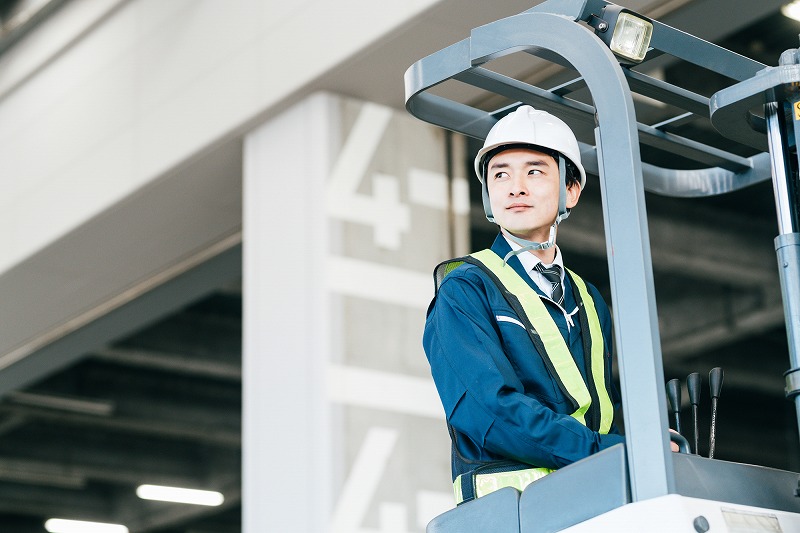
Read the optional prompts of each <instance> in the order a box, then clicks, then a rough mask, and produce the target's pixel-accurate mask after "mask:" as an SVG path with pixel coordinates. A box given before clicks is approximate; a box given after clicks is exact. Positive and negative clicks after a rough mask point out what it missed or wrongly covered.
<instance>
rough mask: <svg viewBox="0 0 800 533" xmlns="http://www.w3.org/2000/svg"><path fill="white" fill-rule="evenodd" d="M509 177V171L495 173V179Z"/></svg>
mask: <svg viewBox="0 0 800 533" xmlns="http://www.w3.org/2000/svg"><path fill="white" fill-rule="evenodd" d="M507 177H508V172H498V173H497V174H495V175H494V179H496V180H499V179H503V178H507Z"/></svg>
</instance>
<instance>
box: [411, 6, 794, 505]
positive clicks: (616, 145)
mask: <svg viewBox="0 0 800 533" xmlns="http://www.w3.org/2000/svg"><path fill="white" fill-rule="evenodd" d="M608 5H613V4H611V3H610V2H606V1H604V0H548V1H545V2H544V3H542V4H540V5H538V6H536V7H534V8H532V9H530V10H528V11H525V12H523V13H521V14H519V15H515V16H512V17H508V18H505V19H502V20H498V21H496V22H493V23H490V24H487V25H484V26H481V27H478V28H475V29H473V30H472V32H471V34H470V37H468V38H466V39H464V40H462V41H460V42H458V43H456V44H453V45H451V46H449V47H447V48H445V49H443V50H440V51H439V52H436V53H434V54H432V55H430V56H428V57H426V58H424V59H421V60H420V61H418V62H417V63H415V64H414V65H412V66H411V67H410V68H409V69H408V70H407V72H406V75H405V90H406V108H407V110H408V111H409V112H410V113H411V114H413V115H414V116H416V117H418V118H420V119H422V120H424V121H427V122H430V123H433V124H436V125H439V126H442V127H444V128H447V129H450V130H453V131H456V132H459V133H462V134H464V135H467V136H471V137H475V138H478V139H483V138H484V137H485V136H486V134H487V133H488V131H489V129H491V127H492V125H493V124H494V123H495V122H496V121H497V120H498V119H499V118H500V117H501V116H503V115H505V114H506V113H507V112H508V111H510V110H511V109H513V108H515V107H517V106H518V105H520V104H523V103H524V104H530V105H533V106H534V107H536V108H539V109H544V110H546V111H549V112H551V113H553V114H555V115H557V116H560V117H561V118H564V119H565V120H567V121H568V122H569V121H570V120H572V121H578V122H582V123H584V124H586V123H589V124H591V125H593V126H595V128H594V135H595V146H591V145H587V144H584V143H581V152H582V157H583V158H585V159H586V161H585V162H584V165H585V166H586V168H587V170H588V171H590V172H592V173H595V174H598V175H599V176H600V186H601V194H602V204H603V214H604V215H603V216H604V225H605V237H606V247H607V252H608V267H609V275H610V280H611V293H612V300H613V303H614V309H615V316H614V332H615V342H616V347H617V351H618V354H619V367H620V381H621V388H622V395H623V401H624V411H623V414H624V421H625V428H626V435H627V436H626V455H627V462H628V465H629V473H630V477H629V481H630V491H631V493H630V496H631V499H632V501H640V500H646V499H649V498H654V497H659V496H664V495H667V494H671V493H675V492H676V482H675V470H674V466H673V457H672V453H671V452H670V447H669V442H668V434H667V431H666V429H667V428H668V421H667V409H666V393H665V385H664V375H663V363H662V354H661V342H660V335H659V331H658V321H657V313H656V302H655V291H654V285H653V269H652V262H651V254H650V240H649V234H648V228H647V217H646V213H645V197H644V191H645V189H647V190H649V191H653V192H658V193H661V194H665V195H670V196H680V197H692V196H707V195H716V194H722V193H726V192H730V191H734V190H737V189H740V188H742V187H746V186H748V185H752V184H754V183H757V182H760V181H764V180H767V179H770V177H771V175H772V173H773V168H772V165H773V163H772V158H771V157H770V154H769V153H765V150H767V148H768V145H767V136H766V132H767V130H768V125H767V122H768V120H766V119H765V118H762V117H761V116H759V115H756V114H753V113H751V112H750V110H751V109H752V108H753V107H755V106H757V105H759V104H765V103H768V101H770V98H773V97H774V94H773V93H774V91H773V90H772V89H773V88H774V87H776V86H778V85H780V84H784V83H787V78H791V79H792V81H796V80H799V79H800V70H798V69H795V72H793V73H789V75H788V76H787V74H785V73H784V72H781V73H780V74H777V73H776V71H774V70H770V69H769V68H767V67H766V65H763V64H762V63H759V62H757V61H753V60H751V59H748V58H746V57H744V56H741V55H739V54H736V53H734V52H731V51H729V50H726V49H724V48H722V47H719V46H717V45H714V44H712V43H709V42H707V41H704V40H702V39H699V38H697V37H694V36H691V35H689V34H687V33H684V32H681V31H679V30H677V29H675V28H672V27H669V26H667V25H665V24H662V23H659V22H657V21H652V23H653V26H654V28H653V35H652V40H651V50H650V51H649V52H648V55H647V58H646V59H645V62H647V61H649V60H651V59H652V58H653V57H657V56H658V55H661V54H669V55H672V56H675V57H677V58H679V59H681V60H684V61H688V62H691V63H694V64H696V65H699V66H701V67H703V68H706V69H708V70H711V71H713V72H717V73H719V74H722V75H724V76H726V77H728V78H730V79H731V80H733V82H732V86H731V87H730V88H729V89H725V90H722V91H720V92H718V93H717V94H715V95H713V96H712V97H711V98H706V97H704V96H701V95H698V94H695V93H693V92H691V91H688V90H686V89H683V88H681V87H677V86H674V85H671V84H669V83H666V82H663V81H660V80H657V79H655V78H652V77H649V76H647V75H645V74H642V73H641V72H637V71H635V70H631V69H629V68H623V67H622V66H621V65H620V62H619V59H617V58H616V57H615V56H614V55H613V54H612V52H611V51H610V50H609V48H608V47H607V45H606V44H605V43H604V42H603V41H602V40H601V39H600V38H599V37H597V36H596V35H595V33H594V30H593V28H591V27H589V26H588V25H586V24H580V22H587V21H589V20H590V19H591V17H592V16H593V15H596V16H599V15H600V13H601V12H602V10H603V8H605V7H606V6H608ZM517 52H525V53H529V54H531V55H534V56H538V57H540V58H542V59H546V60H549V61H551V62H554V63H557V64H560V65H566V66H571V67H572V68H574V69H575V70H576V71H577V72H578V73H579V75H580V77H579V78H577V79H575V80H573V81H571V82H569V83H567V84H563V85H561V86H559V87H556V88H554V89H550V90H545V89H542V88H539V87H536V86H533V85H530V84H527V83H524V82H521V81H519V80H516V79H513V78H510V77H507V76H504V75H502V74H499V73H497V72H494V71H492V70H489V69H487V68H485V67H484V66H483V65H484V64H486V63H488V62H490V61H492V60H494V59H497V58H501V57H504V56H506V55H509V54H512V53H517ZM795 67H796V65H795ZM451 79H452V80H457V81H459V82H462V83H466V84H468V85H472V86H475V87H478V88H480V89H483V90H486V91H489V92H491V93H495V94H498V95H502V96H504V97H506V98H509V99H511V100H512V101H515V102H517V103H516V104H514V105H511V106H506V107H504V108H501V109H498V110H495V111H492V112H487V111H483V110H481V109H478V108H475V107H472V106H470V105H467V104H463V103H459V102H457V101H455V100H450V99H448V98H445V97H442V96H438V95H436V94H433V93H431V92H428V91H429V89H432V88H433V87H435V86H437V85H439V84H441V83H443V82H445V81H447V80H451ZM737 82H744V83H737ZM583 87H586V88H588V90H589V91H590V93H591V97H592V101H593V104H594V105H593V106H592V105H588V104H586V103H582V102H580V101H578V100H575V99H570V98H569V97H568V95H569V93H570V92H573V91H574V90H576V89H580V88H583ZM632 89H634V90H635V91H636V92H637V93H639V94H642V95H644V96H648V97H650V98H654V99H657V100H659V101H661V102H665V103H667V104H669V105H672V106H675V107H677V108H679V109H682V110H684V111H686V113H684V114H680V115H679V116H676V117H674V118H673V119H671V120H667V121H665V122H662V123H660V124H657V125H647V124H642V123H638V122H637V120H636V113H635V110H634V106H633V99H632V96H631V90H632ZM695 117H703V118H706V119H710V120H711V122H712V124H713V125H714V126H715V127H716V128H717V130H718V131H723V132H724V133H725V137H727V138H729V139H734V140H735V141H737V142H739V143H741V144H743V145H745V146H747V147H749V148H750V149H753V150H756V151H759V152H760V153H757V154H756V155H753V156H752V157H743V156H741V155H737V154H736V153H733V152H727V151H725V150H721V149H719V148H715V147H712V146H709V145H706V144H702V143H699V142H697V141H694V140H692V139H688V138H685V137H681V136H679V135H676V134H674V133H673V132H671V131H669V130H670V128H671V127H672V126H675V125H679V124H682V123H685V122H686V121H687V120H691V119H693V118H695ZM768 118H769V117H768ZM640 143H642V144H644V145H649V146H653V147H656V148H659V149H663V150H668V151H670V152H672V153H675V154H677V155H680V156H682V157H684V158H686V159H689V160H692V161H694V162H696V163H697V164H698V165H701V166H703V167H704V168H701V169H697V170H675V169H669V168H662V167H657V166H654V165H650V164H647V163H642V160H641V155H640V149H639V146H640ZM609 177H613V179H611V178H609ZM776 201H777V198H776ZM791 229H792V228H789V230H790V231H791ZM792 276H793V277H797V270H796V269H795V270H794V271H793V273H792ZM795 290H797V291H800V288H797V289H795ZM786 299H787V295H786V290H784V302H785V305H786ZM787 316H788V310H787ZM788 326H791V324H788ZM790 337H791V332H790ZM790 350H791V346H790ZM794 366H795V367H796V366H798V365H797V364H795V365H794ZM634 399H635V401H633V400H634Z"/></svg>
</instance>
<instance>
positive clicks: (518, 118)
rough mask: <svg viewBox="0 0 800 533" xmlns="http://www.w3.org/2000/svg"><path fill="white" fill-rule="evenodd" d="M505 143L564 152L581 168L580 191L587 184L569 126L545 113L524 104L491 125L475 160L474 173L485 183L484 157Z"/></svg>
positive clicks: (567, 157) (579, 170)
mask: <svg viewBox="0 0 800 533" xmlns="http://www.w3.org/2000/svg"><path fill="white" fill-rule="evenodd" d="M505 144H531V145H534V146H540V147H542V148H549V149H550V150H555V151H556V152H559V153H561V155H563V156H564V157H565V158H566V159H569V160H570V161H571V162H572V164H574V165H575V166H576V167H577V168H578V172H580V174H581V178H580V183H581V189H583V187H584V186H585V185H586V171H585V170H584V169H583V165H582V164H581V151H580V148H578V141H577V139H575V134H574V133H572V130H571V129H570V128H569V126H567V125H566V123H565V122H564V121H563V120H561V119H560V118H557V117H555V116H553V115H551V114H550V113H548V112H546V111H540V110H538V109H534V108H533V107H531V106H529V105H523V106H520V107H518V108H517V109H515V110H514V111H513V112H511V113H509V114H508V115H506V116H504V117H503V118H501V119H500V120H498V121H497V124H495V125H494V126H492V129H491V130H490V131H489V135H487V136H486V141H485V142H484V144H483V148H481V149H480V151H479V152H478V155H477V156H476V157H475V174H477V176H478V179H479V180H481V183H483V172H482V167H483V165H484V161H483V159H484V156H485V155H486V154H487V153H489V152H491V151H492V150H494V149H495V148H498V147H500V146H503V145H505Z"/></svg>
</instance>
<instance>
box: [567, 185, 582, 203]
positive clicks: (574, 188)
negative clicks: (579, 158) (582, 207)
mask: <svg viewBox="0 0 800 533" xmlns="http://www.w3.org/2000/svg"><path fill="white" fill-rule="evenodd" d="M580 197H581V185H580V183H577V182H575V183H573V184H572V185H570V186H569V187H567V208H568V209H572V208H573V207H575V206H576V205H577V203H578V198H580Z"/></svg>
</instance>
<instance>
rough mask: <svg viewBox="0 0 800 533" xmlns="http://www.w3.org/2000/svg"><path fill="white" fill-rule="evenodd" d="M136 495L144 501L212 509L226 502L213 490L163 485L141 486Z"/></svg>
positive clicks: (220, 494)
mask: <svg viewBox="0 0 800 533" xmlns="http://www.w3.org/2000/svg"><path fill="white" fill-rule="evenodd" d="M136 495H137V496H138V497H140V498H142V499H143V500H157V501H161V502H173V503H188V504H190V505H208V506H210V507H216V506H218V505H222V502H224V501H225V497H224V496H223V495H222V493H219V492H215V491H212V490H197V489H182V488H179V487H164V486H161V485H140V486H139V487H138V488H137V489H136Z"/></svg>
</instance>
